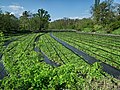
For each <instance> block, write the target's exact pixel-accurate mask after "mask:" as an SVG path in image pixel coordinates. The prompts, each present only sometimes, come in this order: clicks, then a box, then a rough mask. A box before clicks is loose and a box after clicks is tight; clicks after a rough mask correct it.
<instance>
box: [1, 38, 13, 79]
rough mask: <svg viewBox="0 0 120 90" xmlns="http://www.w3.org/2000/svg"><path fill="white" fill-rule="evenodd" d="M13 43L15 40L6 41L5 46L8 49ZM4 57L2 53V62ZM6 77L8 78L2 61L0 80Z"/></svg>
mask: <svg viewBox="0 0 120 90" xmlns="http://www.w3.org/2000/svg"><path fill="white" fill-rule="evenodd" d="M12 41H14V40H7V41H5V42H4V44H3V46H5V47H7V46H8V45H9V44H10V43H11V42H12ZM2 56H3V54H2V53H0V61H1V60H2ZM5 76H7V72H6V70H5V67H4V65H3V63H2V61H1V62H0V80H2V79H3V78H4V77H5Z"/></svg>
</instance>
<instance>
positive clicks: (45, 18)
mask: <svg viewBox="0 0 120 90" xmlns="http://www.w3.org/2000/svg"><path fill="white" fill-rule="evenodd" d="M36 16H37V17H39V30H42V29H46V28H47V27H48V23H49V21H50V14H48V11H45V10H44V9H38V13H37V14H36Z"/></svg>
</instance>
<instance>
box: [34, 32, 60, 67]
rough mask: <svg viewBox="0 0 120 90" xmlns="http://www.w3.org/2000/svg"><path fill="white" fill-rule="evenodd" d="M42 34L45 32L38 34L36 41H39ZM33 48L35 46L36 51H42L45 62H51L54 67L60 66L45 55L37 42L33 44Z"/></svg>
mask: <svg viewBox="0 0 120 90" xmlns="http://www.w3.org/2000/svg"><path fill="white" fill-rule="evenodd" d="M42 35H44V34H41V35H38V36H37V37H36V38H35V40H34V42H38V41H39V38H40V36H42ZM33 48H34V51H35V52H37V53H38V54H39V52H40V53H41V54H42V57H43V58H44V60H43V61H44V62H45V63H47V64H49V65H51V66H54V67H58V66H60V65H59V64H57V63H55V62H53V61H52V60H50V59H49V58H48V57H47V56H46V55H45V53H44V52H42V51H41V50H40V49H39V47H38V46H36V45H35V44H33ZM39 56H41V55H40V54H39Z"/></svg>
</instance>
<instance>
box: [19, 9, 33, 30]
mask: <svg viewBox="0 0 120 90" xmlns="http://www.w3.org/2000/svg"><path fill="white" fill-rule="evenodd" d="M29 17H30V11H24V12H23V13H22V16H21V17H20V29H21V30H30V29H31V28H30V20H29Z"/></svg>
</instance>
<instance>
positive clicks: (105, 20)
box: [0, 0, 120, 33]
mask: <svg viewBox="0 0 120 90" xmlns="http://www.w3.org/2000/svg"><path fill="white" fill-rule="evenodd" d="M90 11H91V14H92V16H91V17H90V18H83V19H70V18H67V17H65V18H63V19H59V20H55V21H53V22H50V14H49V13H48V11H46V10H44V9H38V12H37V13H34V14H32V13H31V12H30V11H24V12H23V13H22V16H20V17H19V18H17V17H16V16H15V15H13V14H11V13H10V12H5V13H3V12H2V10H1V9H0V31H2V32H7V33H9V32H14V33H15V32H29V31H30V32H31V31H36V30H37V31H41V30H47V29H49V30H52V29H56V30H57V29H58V30H60V29H70V30H71V29H75V30H79V31H84V32H103V33H111V32H113V31H115V30H117V29H118V28H120V4H119V3H114V1H113V0H105V1H103V2H101V3H100V0H95V3H94V4H93V6H91V9H90ZM118 30H120V29H118Z"/></svg>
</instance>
